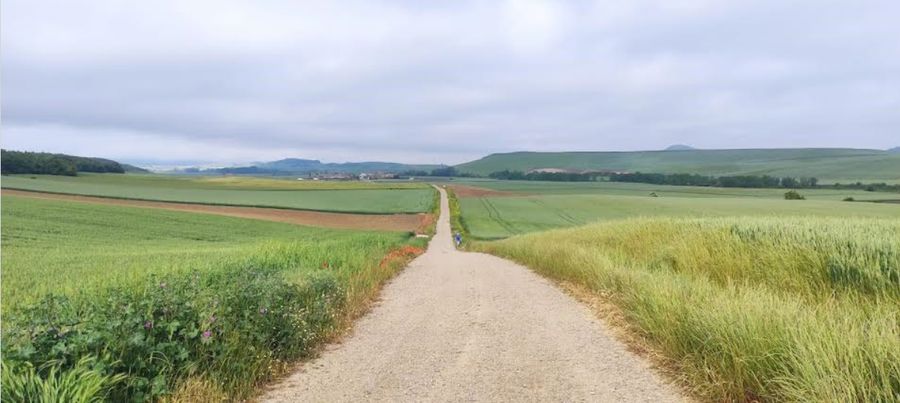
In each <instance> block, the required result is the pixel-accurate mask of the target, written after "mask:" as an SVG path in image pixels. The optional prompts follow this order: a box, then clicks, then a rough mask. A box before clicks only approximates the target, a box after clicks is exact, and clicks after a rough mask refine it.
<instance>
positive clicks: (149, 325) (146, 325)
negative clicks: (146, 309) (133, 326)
mask: <svg viewBox="0 0 900 403" xmlns="http://www.w3.org/2000/svg"><path fill="white" fill-rule="evenodd" d="M144 329H147V330H150V329H153V321H150V320H148V321H146V322H144Z"/></svg>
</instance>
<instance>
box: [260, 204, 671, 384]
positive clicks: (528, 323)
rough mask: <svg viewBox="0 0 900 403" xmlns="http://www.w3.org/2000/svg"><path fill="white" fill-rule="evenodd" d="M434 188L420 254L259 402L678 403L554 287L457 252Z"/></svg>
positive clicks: (493, 260) (505, 264)
mask: <svg viewBox="0 0 900 403" xmlns="http://www.w3.org/2000/svg"><path fill="white" fill-rule="evenodd" d="M440 191H441V216H440V218H439V220H438V225H437V233H436V235H435V237H434V239H433V240H432V241H431V244H430V245H429V246H428V250H427V252H425V253H424V254H423V255H422V256H420V257H418V258H417V259H415V260H414V261H412V262H411V263H410V265H409V267H407V268H406V269H405V270H404V271H403V272H402V273H400V274H399V275H398V276H397V277H396V278H395V279H394V280H393V281H391V282H390V283H389V284H388V285H387V286H385V288H384V290H383V291H382V294H381V301H380V303H379V304H377V305H376V306H375V307H374V308H373V309H372V311H371V312H370V313H369V314H367V315H366V316H364V317H363V318H361V319H360V320H359V321H358V322H357V324H356V325H355V327H354V329H353V331H352V333H351V334H350V335H348V336H347V337H346V338H345V339H344V340H343V341H342V342H341V343H338V344H333V345H330V346H328V347H327V348H326V349H325V351H324V352H323V353H322V354H321V356H320V357H318V358H317V359H314V360H312V361H309V362H306V363H304V364H303V365H302V366H301V367H300V368H299V369H298V370H297V372H295V373H294V374H292V375H290V376H289V377H287V378H285V379H284V380H283V381H282V382H280V383H278V384H276V385H273V386H272V387H271V388H270V389H269V391H268V392H267V393H266V394H265V395H264V396H263V397H262V399H261V400H262V401H267V402H288V401H302V402H358V401H410V402H412V401H416V402H419V401H608V402H621V401H635V402H637V401H641V402H666V401H681V400H685V399H684V398H683V397H682V396H681V395H680V394H679V392H678V391H677V390H676V389H675V388H674V387H673V386H671V385H669V384H667V383H666V382H665V381H664V380H662V378H661V377H660V376H658V375H657V374H656V373H654V372H653V370H652V369H651V368H650V366H649V365H648V364H647V363H646V362H645V360H643V359H641V358H639V357H637V356H636V355H634V354H632V353H630V352H628V351H627V350H626V348H625V346H624V345H623V344H622V343H620V342H618V341H617V340H615V339H614V338H613V337H612V335H611V334H610V332H609V331H608V330H607V329H606V326H605V325H604V324H603V323H601V322H600V321H599V320H598V319H596V317H595V316H594V315H593V314H592V312H591V311H590V310H589V309H588V308H587V307H586V306H584V305H582V304H580V303H579V302H577V301H576V300H574V299H573V298H572V297H570V296H568V295H566V294H565V293H563V292H562V291H561V290H559V289H558V288H557V287H556V286H555V285H553V284H552V283H551V282H550V281H548V280H546V279H544V278H542V277H540V276H538V275H537V274H535V273H533V272H532V271H530V270H528V269H527V268H525V267H522V266H520V265H517V264H515V263H512V262H510V261H508V260H504V259H500V258H498V257H495V256H491V255H486V254H481V253H469V252H461V251H457V250H456V249H455V248H454V246H453V243H452V239H451V234H450V223H449V208H448V203H447V195H446V193H445V192H444V191H443V190H440Z"/></svg>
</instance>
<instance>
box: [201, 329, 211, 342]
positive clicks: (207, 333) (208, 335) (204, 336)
mask: <svg viewBox="0 0 900 403" xmlns="http://www.w3.org/2000/svg"><path fill="white" fill-rule="evenodd" d="M210 337H212V331H210V330H207V331H205V332H203V340H204V341H206V340H209V338H210Z"/></svg>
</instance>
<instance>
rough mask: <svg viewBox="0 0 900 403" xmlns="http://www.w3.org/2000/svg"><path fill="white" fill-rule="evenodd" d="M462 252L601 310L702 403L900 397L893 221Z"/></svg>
mask: <svg viewBox="0 0 900 403" xmlns="http://www.w3.org/2000/svg"><path fill="white" fill-rule="evenodd" d="M620 202H624V201H622V200H620ZM754 202H758V201H754ZM735 213H737V214H740V213H741V210H736V211H735ZM470 247H474V248H475V249H478V250H481V251H486V252H489V253H494V254H497V255H500V256H503V257H507V258H510V259H513V260H516V261H518V262H520V263H522V264H525V265H527V266H528V267H530V268H532V269H534V270H535V271H537V272H538V273H541V274H543V275H545V276H547V277H550V278H552V279H555V280H558V281H562V282H565V283H569V284H575V285H577V286H578V287H582V288H583V289H585V290H587V292H589V293H591V294H593V295H594V296H595V297H596V298H600V299H601V300H603V301H604V302H607V303H610V304H611V306H613V307H614V311H612V313H611V314H610V315H611V316H610V317H611V318H612V319H613V320H614V321H618V322H620V323H618V324H619V325H620V326H621V327H623V328H626V329H628V334H629V335H630V337H632V338H634V341H635V343H637V344H639V345H642V346H649V349H650V350H652V351H654V352H655V354H653V355H654V356H656V357H659V358H658V359H659V360H660V361H661V362H662V365H663V366H665V367H667V368H669V369H670V370H671V373H673V374H675V378H676V379H677V380H678V381H679V382H680V383H682V384H683V385H686V386H687V387H688V388H690V389H691V390H693V392H694V393H695V394H696V395H697V396H699V397H700V398H701V400H709V401H821V402H824V401H847V402H849V401H858V402H863V401H865V402H888V401H896V399H897V397H898V396H900V220H897V219H882V220H875V219H864V218H853V219H847V218H812V217H793V218H791V217H779V218H774V217H767V218H734V217H728V218H701V219H696V218H693V219H673V218H643V219H628V220H615V221H609V222H604V223H599V224H594V225H589V226H584V227H579V228H573V229H564V230H555V231H548V232H539V233H534V234H528V235H523V236H517V237H513V238H509V239H507V240H503V241H494V242H475V243H473V244H470Z"/></svg>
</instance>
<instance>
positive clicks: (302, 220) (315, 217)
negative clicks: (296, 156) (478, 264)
mask: <svg viewBox="0 0 900 403" xmlns="http://www.w3.org/2000/svg"><path fill="white" fill-rule="evenodd" d="M2 193H3V194H5V195H10V196H19V197H28V198H32V199H45V200H66V201H74V202H80V203H92V204H105V205H112V206H129V207H142V208H155V209H161V210H171V211H185V212H189V213H201V214H215V215H224V216H230V217H240V218H252V219H254V220H264V221H277V222H284V223H289V224H297V225H309V226H313V227H328V228H343V229H370V230H382V231H420V230H424V228H427V227H428V226H429V223H430V222H431V215H430V214H352V213H328V212H323V211H305V210H290V209H278V208H265V207H238V206H216V205H210V204H193V203H177V202H164V201H147V200H129V199H113V198H107V197H95V196H80V195H67V194H59V193H42V192H30V191H26V190H14V189H3V192H2Z"/></svg>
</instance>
